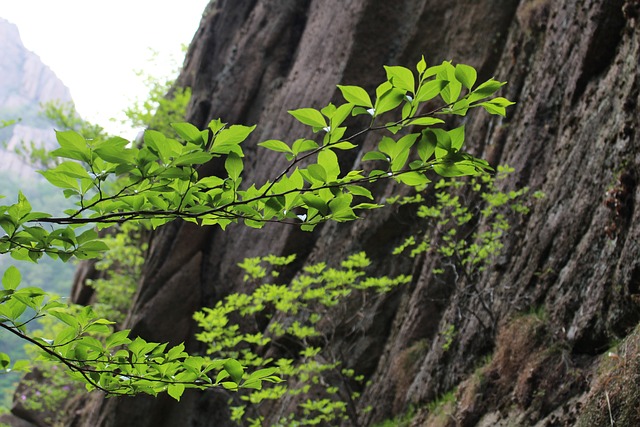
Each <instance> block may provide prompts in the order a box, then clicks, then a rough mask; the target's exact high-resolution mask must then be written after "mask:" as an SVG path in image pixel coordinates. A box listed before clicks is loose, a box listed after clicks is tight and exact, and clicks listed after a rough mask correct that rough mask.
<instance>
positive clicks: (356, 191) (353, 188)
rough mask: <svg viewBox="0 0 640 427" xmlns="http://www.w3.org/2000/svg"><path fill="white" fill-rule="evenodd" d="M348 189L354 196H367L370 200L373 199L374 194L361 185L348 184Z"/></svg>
mask: <svg viewBox="0 0 640 427" xmlns="http://www.w3.org/2000/svg"><path fill="white" fill-rule="evenodd" d="M346 188H347V191H348V192H349V193H351V194H353V195H354V196H362V197H366V198H367V199H369V200H373V194H371V191H369V190H368V189H366V188H364V187H361V186H359V185H347V187H346Z"/></svg>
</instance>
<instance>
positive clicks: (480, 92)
mask: <svg viewBox="0 0 640 427" xmlns="http://www.w3.org/2000/svg"><path fill="white" fill-rule="evenodd" d="M505 84H506V82H499V81H497V80H494V79H489V80H487V81H486V82H484V83H482V84H481V85H480V86H478V87H477V88H476V89H475V90H474V91H473V92H471V94H470V95H469V98H468V99H469V102H470V103H471V102H475V101H478V100H480V99H484V98H487V97H489V96H491V95H493V94H494V93H495V92H497V91H498V89H500V88H501V87H502V86H503V85H505Z"/></svg>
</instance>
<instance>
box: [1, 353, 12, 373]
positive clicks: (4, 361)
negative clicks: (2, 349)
mask: <svg viewBox="0 0 640 427" xmlns="http://www.w3.org/2000/svg"><path fill="white" fill-rule="evenodd" d="M10 364H11V358H10V357H9V355H8V354H7V353H0V369H3V370H6V369H8V368H9V365H10Z"/></svg>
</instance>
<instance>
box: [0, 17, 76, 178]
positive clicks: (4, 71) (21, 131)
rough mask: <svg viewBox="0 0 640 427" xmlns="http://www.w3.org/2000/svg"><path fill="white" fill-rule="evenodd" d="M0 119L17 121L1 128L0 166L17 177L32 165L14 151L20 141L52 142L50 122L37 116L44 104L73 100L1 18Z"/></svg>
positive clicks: (16, 32)
mask: <svg viewBox="0 0 640 427" xmlns="http://www.w3.org/2000/svg"><path fill="white" fill-rule="evenodd" d="M0 52H2V55H0V120H10V119H20V122H19V123H18V124H16V125H13V126H10V127H9V128H5V129H1V130H0V142H2V143H3V144H2V145H0V168H1V169H2V170H3V171H11V172H12V173H17V174H18V175H20V176H25V175H29V174H30V173H31V172H32V168H31V167H29V166H28V165H25V164H24V163H23V162H22V161H21V160H20V159H19V158H18V157H17V156H16V155H15V154H14V153H13V151H14V148H15V147H16V146H17V145H19V144H20V142H21V141H34V142H36V143H38V144H45V145H50V144H53V143H54V141H55V134H54V132H53V124H52V123H50V122H48V121H47V120H46V119H45V118H43V117H41V116H40V108H41V105H42V104H43V103H46V102H50V101H60V102H63V103H70V102H73V100H72V98H71V93H70V92H69V88H67V87H66V86H65V85H64V83H62V81H61V80H60V79H59V78H58V77H57V76H56V74H55V73H54V72H53V71H52V70H51V69H50V68H49V67H48V66H46V65H45V64H44V63H43V62H42V61H41V60H40V57H39V56H38V55H36V54H35V53H33V52H31V51H30V50H28V49H27V48H26V47H25V46H24V45H23V44H22V40H21V39H20V33H19V32H18V28H17V27H16V26H15V25H14V24H12V23H11V22H9V21H7V20H5V19H3V18H0Z"/></svg>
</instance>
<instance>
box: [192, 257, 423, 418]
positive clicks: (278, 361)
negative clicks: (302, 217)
mask: <svg viewBox="0 0 640 427" xmlns="http://www.w3.org/2000/svg"><path fill="white" fill-rule="evenodd" d="M294 258H295V256H293V255H292V256H288V257H275V256H273V255H270V256H267V257H261V258H260V257H259V258H249V259H245V260H244V262H242V263H241V264H239V265H240V267H242V268H243V269H244V270H245V272H246V275H245V280H249V281H252V282H254V281H264V282H265V283H262V284H260V285H259V286H257V287H256V288H254V289H253V290H252V291H251V292H249V293H243V294H238V293H235V294H231V295H229V296H227V297H226V298H225V299H224V300H221V301H219V302H218V303H217V304H216V305H215V307H213V308H205V309H203V310H202V311H200V312H197V313H196V314H195V315H194V318H195V319H196V321H197V322H198V325H199V326H200V327H201V328H202V332H200V333H198V334H197V335H196V337H197V338H198V339H199V340H200V341H202V342H203V343H206V344H207V345H208V350H207V353H208V354H210V355H213V356H215V357H231V358H234V359H237V360H238V361H239V362H240V363H241V364H243V365H245V366H255V367H260V366H267V365H270V366H275V367H278V369H279V371H280V372H281V373H282V374H283V375H285V376H286V377H288V378H289V380H288V386H287V387H285V386H282V385H281V386H277V387H273V388H270V389H268V390H259V391H254V392H251V393H248V394H246V395H243V396H242V397H241V398H240V400H241V402H242V403H241V404H240V405H239V406H237V407H236V408H235V410H234V418H235V420H236V421H242V418H243V416H244V417H246V418H248V422H249V425H262V422H263V417H262V414H261V413H260V411H259V405H260V403H261V402H263V401H265V400H269V399H279V398H282V397H283V396H286V395H288V396H295V395H299V394H301V393H302V394H304V395H309V396H314V397H313V398H309V399H307V400H306V401H305V402H303V403H302V404H301V405H300V408H299V411H297V412H292V413H285V414H282V416H281V417H280V419H279V420H277V421H276V424H277V425H288V426H296V425H315V424H320V423H329V424H332V425H335V424H336V423H338V422H339V421H340V420H341V419H343V418H350V419H352V420H354V422H355V420H357V415H358V414H357V413H355V405H354V404H353V402H354V401H356V400H357V399H358V397H359V393H358V392H357V391H355V390H353V386H354V385H355V386H358V387H360V386H361V385H362V382H363V380H364V377H363V376H361V375H356V372H354V371H353V370H352V369H346V368H344V367H342V366H341V360H340V358H338V357H337V356H336V355H333V354H327V352H326V351H325V352H322V347H323V346H324V344H325V343H326V342H328V341H329V340H330V337H331V336H332V335H333V334H335V332H336V330H337V329H338V327H339V326H340V325H339V324H336V322H334V321H333V320H332V319H334V318H336V317H339V316H336V313H335V312H334V311H335V309H336V307H338V306H340V304H341V303H343V302H344V301H345V300H346V299H347V298H349V297H355V298H357V299H358V302H357V303H355V305H356V306H358V307H359V310H358V313H364V312H366V310H367V308H370V307H371V306H372V304H373V301H375V296H376V295H377V294H382V293H386V292H389V291H390V290H391V289H393V288H395V287H396V286H398V285H401V284H406V283H408V282H409V281H410V280H411V277H410V276H404V275H400V276H398V277H395V278H390V277H386V276H383V277H370V276H367V275H366V274H365V269H366V268H367V267H368V266H369V265H370V264H371V261H370V260H369V258H368V257H367V256H366V254H365V253H364V252H361V253H357V254H353V255H351V256H349V257H348V258H347V259H345V260H344V261H342V263H341V266H340V268H329V267H328V266H327V265H326V264H325V263H318V264H314V265H309V266H307V267H305V268H304V273H302V274H299V275H297V276H296V277H295V278H294V279H293V281H292V282H291V284H290V285H288V286H287V285H284V284H275V283H271V281H270V280H273V279H277V277H279V275H278V274H277V273H278V269H279V268H281V267H282V266H286V265H288V264H289V263H291V262H292V261H293V260H294ZM268 271H270V274H269V273H268ZM268 280H269V282H267V281H268ZM357 291H361V292H357ZM354 316H355V314H354ZM241 319H256V323H255V324H254V325H252V326H251V325H246V323H247V322H246V320H245V321H244V322H241V321H240V320H241ZM258 319H267V320H268V329H267V330H263V328H262V327H261V326H260V323H264V322H260V321H259V320H258ZM242 323H244V324H245V325H242ZM242 326H244V328H243V327H242ZM265 349H271V351H269V354H271V356H270V357H267V358H266V359H265V358H263V357H262V356H261V355H260V354H261V353H264V351H265ZM273 353H276V354H279V356H275V355H273ZM248 388H249V387H248ZM312 389H313V393H310V390H312ZM252 417H253V418H252ZM355 424H357V422H355Z"/></svg>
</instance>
